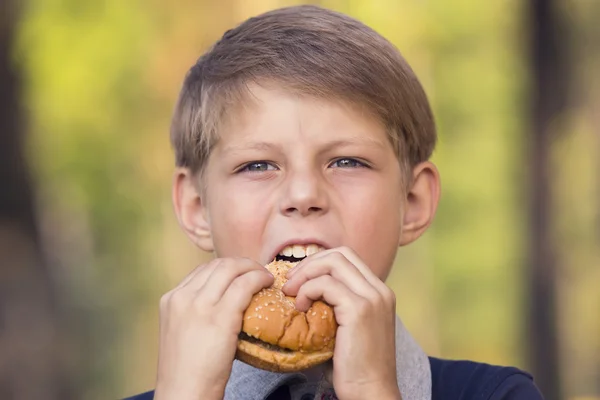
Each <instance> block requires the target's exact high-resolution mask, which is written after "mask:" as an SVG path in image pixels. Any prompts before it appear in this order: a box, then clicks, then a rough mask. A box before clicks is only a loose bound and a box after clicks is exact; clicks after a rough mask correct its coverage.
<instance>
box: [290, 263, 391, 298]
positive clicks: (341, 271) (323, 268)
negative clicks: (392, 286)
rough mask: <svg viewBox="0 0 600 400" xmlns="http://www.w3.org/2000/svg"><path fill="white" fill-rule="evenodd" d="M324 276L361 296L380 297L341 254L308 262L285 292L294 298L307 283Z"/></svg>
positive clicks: (293, 278)
mask: <svg viewBox="0 0 600 400" xmlns="http://www.w3.org/2000/svg"><path fill="white" fill-rule="evenodd" d="M322 275H331V276H332V277H333V278H335V279H336V280H338V281H340V282H342V283H343V284H344V285H346V286H347V287H348V288H349V289H350V290H352V291H353V292H354V293H356V294H357V295H359V296H362V297H366V298H373V297H374V296H378V295H379V292H378V291H377V290H376V289H375V288H374V287H373V286H372V285H371V284H370V283H369V282H368V281H367V280H366V279H365V277H364V276H363V275H362V274H361V272H360V271H359V270H358V269H357V268H356V266H355V265H354V264H352V263H351V262H350V261H349V260H348V259H347V258H346V257H345V256H344V255H343V254H342V253H340V252H332V253H329V254H327V255H326V256H323V257H320V258H316V259H311V260H307V261H306V264H304V265H303V266H302V268H301V269H299V270H298V271H297V272H296V273H295V274H293V275H292V278H291V279H290V280H288V282H287V283H286V284H285V286H284V292H285V293H286V294H289V295H292V296H293V295H294V294H296V293H297V292H298V290H299V289H300V287H302V285H303V284H304V283H305V282H307V281H309V280H311V279H315V278H317V277H319V276H322Z"/></svg>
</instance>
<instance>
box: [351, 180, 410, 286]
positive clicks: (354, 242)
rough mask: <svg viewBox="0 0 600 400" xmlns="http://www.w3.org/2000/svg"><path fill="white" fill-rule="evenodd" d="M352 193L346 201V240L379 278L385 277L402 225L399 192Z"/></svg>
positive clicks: (393, 255)
mask: <svg viewBox="0 0 600 400" xmlns="http://www.w3.org/2000/svg"><path fill="white" fill-rule="evenodd" d="M370 193H371V194H372V195H370V196H364V197H362V198H361V197H353V200H351V201H349V202H347V203H346V208H345V218H344V219H345V221H346V223H345V224H344V227H345V228H346V235H347V239H348V243H349V244H350V246H351V247H352V248H354V249H355V251H356V252H357V253H358V254H359V255H360V256H361V258H362V259H363V261H364V262H365V263H366V264H367V265H368V266H369V267H370V268H371V270H372V271H373V272H374V273H375V275H377V276H378V277H379V278H380V279H382V280H385V278H387V275H388V274H389V271H390V269H391V266H392V264H393V262H394V258H395V256H396V251H397V250H398V243H399V241H400V233H401V226H402V224H401V223H402V214H401V207H402V204H401V199H400V196H395V195H393V193H392V194H390V191H389V190H374V191H371V192H370Z"/></svg>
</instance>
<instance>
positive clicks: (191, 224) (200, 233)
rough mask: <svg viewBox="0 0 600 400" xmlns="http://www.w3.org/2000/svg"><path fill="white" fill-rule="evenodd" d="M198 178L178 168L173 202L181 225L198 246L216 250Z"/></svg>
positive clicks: (174, 180)
mask: <svg viewBox="0 0 600 400" xmlns="http://www.w3.org/2000/svg"><path fill="white" fill-rule="evenodd" d="M196 179H197V177H196V176H195V175H194V174H192V173H191V171H190V170H189V169H188V168H178V169H177V171H175V176H174V179H173V192H172V200H173V207H174V208H175V214H176V215H177V220H178V221H179V225H180V226H181V228H182V229H183V231H184V232H185V234H186V235H187V236H188V237H189V238H190V239H191V240H192V242H194V244H195V245H196V246H198V247H199V248H201V249H202V250H204V251H208V252H212V251H213V250H214V246H213V240H212V235H211V230H210V221H209V219H208V212H207V208H206V204H204V202H203V199H202V194H201V193H200V189H199V184H198V182H196Z"/></svg>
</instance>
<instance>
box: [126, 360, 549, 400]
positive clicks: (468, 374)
mask: <svg viewBox="0 0 600 400" xmlns="http://www.w3.org/2000/svg"><path fill="white" fill-rule="evenodd" d="M429 363H430V365H431V379H432V400H543V396H542V395H541V393H540V391H539V390H538V389H537V387H536V386H535V384H534V383H533V379H532V377H531V375H529V374H527V373H526V372H523V371H521V370H519V369H516V368H512V367H499V366H494V365H488V364H482V363H476V362H472V361H450V360H442V359H439V358H434V357H429ZM153 398H154V392H146V393H142V394H140V395H137V396H133V397H129V398H128V399H126V400H152V399H153ZM289 398H290V394H289V392H288V389H287V388H286V387H281V388H279V389H278V390H277V391H276V392H275V393H272V394H271V395H270V396H269V397H268V399H267V400H288V399H289Z"/></svg>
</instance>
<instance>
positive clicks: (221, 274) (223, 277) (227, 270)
mask: <svg viewBox="0 0 600 400" xmlns="http://www.w3.org/2000/svg"><path fill="white" fill-rule="evenodd" d="M250 271H256V272H257V273H258V275H262V276H263V278H262V279H267V280H268V279H271V280H272V279H273V275H271V273H270V272H269V270H267V269H266V268H265V267H263V266H262V265H260V264H258V263H257V262H256V261H253V260H250V259H248V258H235V259H226V260H223V261H222V262H221V264H220V265H219V266H218V268H215V269H214V270H213V272H212V273H211V274H210V276H209V277H208V279H207V280H206V283H205V284H204V286H202V288H201V289H200V293H199V296H201V297H202V298H203V299H204V300H205V301H207V302H208V303H209V304H216V303H217V302H218V301H219V300H220V299H221V297H223V294H224V293H225V291H226V290H227V289H228V288H229V286H230V285H231V283H232V282H233V281H234V280H235V279H236V278H238V277H239V276H241V275H244V274H246V273H247V272H250Z"/></svg>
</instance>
